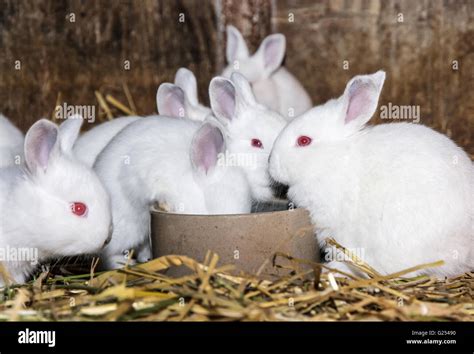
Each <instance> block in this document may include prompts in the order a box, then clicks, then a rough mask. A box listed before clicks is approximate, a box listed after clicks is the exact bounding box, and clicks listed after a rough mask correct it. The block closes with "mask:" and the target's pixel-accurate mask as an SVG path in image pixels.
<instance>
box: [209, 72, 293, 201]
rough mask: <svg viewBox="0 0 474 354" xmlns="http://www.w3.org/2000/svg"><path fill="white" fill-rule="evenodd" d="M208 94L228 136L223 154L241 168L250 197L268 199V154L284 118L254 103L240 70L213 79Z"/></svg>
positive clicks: (270, 190)
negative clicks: (230, 74)
mask: <svg viewBox="0 0 474 354" xmlns="http://www.w3.org/2000/svg"><path fill="white" fill-rule="evenodd" d="M209 97H210V101H211V108H212V111H213V113H214V116H215V118H216V119H217V120H218V122H219V123H220V124H221V125H222V126H223V131H224V133H225V136H226V138H227V142H228V144H227V150H226V154H229V156H230V158H231V159H232V161H233V162H236V161H237V164H238V165H239V167H241V168H242V169H243V171H244V173H245V175H246V177H247V180H248V183H249V184H250V188H251V191H252V197H253V198H254V199H255V200H258V201H265V200H270V199H271V198H272V196H273V193H272V189H271V183H270V178H269V174H268V156H269V154H270V152H271V149H272V147H273V143H274V141H275V139H276V138H277V136H278V134H279V133H280V132H281V130H282V129H283V127H284V126H285V124H286V122H285V119H284V118H283V117H282V116H281V115H279V114H278V113H276V112H273V111H271V110H269V109H268V108H266V107H265V106H263V105H261V104H259V103H257V102H256V100H255V96H254V94H253V92H252V89H251V87H250V84H249V82H248V81H247V80H246V79H245V78H244V77H243V76H242V75H241V74H239V73H234V74H232V77H231V80H228V79H225V78H222V77H216V78H214V79H213V80H212V81H211V83H210V86H209Z"/></svg>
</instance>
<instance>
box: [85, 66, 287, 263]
mask: <svg viewBox="0 0 474 354" xmlns="http://www.w3.org/2000/svg"><path fill="white" fill-rule="evenodd" d="M232 80H233V81H230V80H228V79H225V78H215V79H214V80H213V81H212V82H211V84H210V88H209V92H210V97H211V105H212V108H213V111H214V113H215V114H216V117H217V118H214V117H208V118H207V119H206V121H205V122H204V123H201V122H195V121H192V120H189V119H181V118H171V117H165V116H158V117H148V118H144V119H142V120H140V121H138V122H135V123H133V124H131V125H129V126H127V127H126V128H125V129H124V130H122V131H121V132H120V133H119V134H118V135H117V136H116V137H115V138H114V139H113V140H112V141H111V142H110V144H109V145H108V146H107V147H106V148H105V149H104V150H103V152H102V153H101V154H100V155H99V157H98V159H97V162H96V164H95V166H94V168H95V170H96V171H97V173H98V174H99V176H100V177H101V179H102V180H103V182H104V184H105V185H106V186H107V188H108V189H109V191H110V194H111V196H112V208H113V218H114V235H113V238H112V242H111V244H110V245H109V246H107V247H106V249H105V251H104V255H103V256H104V257H103V260H104V261H105V266H106V267H108V268H115V267H118V266H120V265H121V264H122V263H123V262H124V257H123V255H122V253H123V251H124V250H127V249H129V248H135V249H138V255H137V258H138V260H139V261H140V260H144V259H146V258H147V257H150V256H151V255H150V253H151V252H150V250H149V245H148V238H147V236H148V234H149V223H150V214H149V208H150V206H151V205H153V204H154V203H156V202H159V203H161V204H164V205H167V206H168V208H169V209H170V211H171V212H177V213H184V214H234V213H247V212H250V207H251V201H252V199H254V200H270V199H271V198H272V197H273V195H272V189H271V187H270V179H269V175H268V156H269V153H270V151H271V148H272V146H273V142H274V140H275V139H276V137H277V136H278V134H279V132H280V131H281V130H282V129H283V127H284V125H285V120H284V118H283V117H281V116H280V115H278V114H277V113H274V112H272V111H270V110H269V109H267V108H266V107H264V106H263V105H260V104H258V103H256V101H255V97H254V95H253V93H252V90H251V88H250V85H249V84H248V82H247V81H246V80H245V78H244V77H243V76H242V75H240V74H234V75H233V76H232ZM209 125H210V126H213V127H216V129H218V130H219V131H220V132H221V135H222V139H223V141H224V142H225V143H224V144H223V146H222V147H221V148H219V149H217V148H216V145H212V144H211V145H209V146H207V147H206V145H205V143H206V142H210V141H212V140H213V139H215V138H216V136H215V135H214V136H213V135H206V131H204V133H203V130H204V129H207V128H205V127H206V126H209ZM255 138H258V139H260V140H261V141H262V143H263V146H262V148H255V147H253V146H252V144H251V141H252V139H255ZM206 139H207V140H206ZM197 141H201V142H202V144H201V145H199V144H197ZM217 145H218V144H217ZM219 146H220V145H219ZM203 147H204V149H203ZM209 147H211V148H212V149H217V150H218V152H219V154H218V155H219V156H220V157H221V158H222V156H227V157H229V160H219V161H216V160H215V159H214V158H215V156H216V154H214V153H213V154H209V151H211V150H212V149H211V150H208V149H207V148H209ZM221 149H222V150H221ZM206 151H207V152H208V154H207V155H206V154H204V156H203V152H206ZM212 151H214V150H212ZM214 152H216V151H214ZM238 156H240V157H244V158H247V160H245V161H244V162H250V163H248V164H245V163H240V164H239V163H235V164H233V163H231V162H230V159H232V158H235V159H234V162H235V161H237V162H238V161H239V160H238V159H237V157H238ZM209 157H212V159H209ZM223 161H224V163H222V162H223ZM209 166H211V167H209ZM206 171H207V172H206Z"/></svg>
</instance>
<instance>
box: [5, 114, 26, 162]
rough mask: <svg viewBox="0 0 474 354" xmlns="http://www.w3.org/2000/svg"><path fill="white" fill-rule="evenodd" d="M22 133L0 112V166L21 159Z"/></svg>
mask: <svg viewBox="0 0 474 354" xmlns="http://www.w3.org/2000/svg"><path fill="white" fill-rule="evenodd" d="M23 139H24V137H23V133H22V132H21V131H20V129H18V128H17V127H15V126H14V125H13V124H12V123H11V122H10V121H9V120H8V119H7V118H6V117H5V116H3V115H1V114H0V168H1V167H5V166H10V165H14V164H15V162H21V161H22V160H23Z"/></svg>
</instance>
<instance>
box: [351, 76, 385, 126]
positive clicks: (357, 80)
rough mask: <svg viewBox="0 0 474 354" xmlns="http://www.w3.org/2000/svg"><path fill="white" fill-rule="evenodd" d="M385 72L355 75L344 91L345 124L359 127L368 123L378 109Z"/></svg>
mask: <svg viewBox="0 0 474 354" xmlns="http://www.w3.org/2000/svg"><path fill="white" fill-rule="evenodd" d="M384 81H385V72H383V71H378V72H376V73H375V74H372V75H359V76H356V77H354V78H353V79H352V80H351V81H349V83H348V84H347V86H346V90H345V91H344V96H343V97H344V100H343V101H344V104H345V105H344V107H345V111H344V112H345V114H344V124H346V125H349V124H350V125H353V126H357V127H361V126H363V125H364V124H365V123H367V122H368V121H369V120H370V118H371V117H372V115H373V114H374V113H375V110H376V109H377V105H378V101H379V97H380V93H381V91H382V86H383V83H384Z"/></svg>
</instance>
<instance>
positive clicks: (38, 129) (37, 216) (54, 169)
mask: <svg viewBox="0 0 474 354" xmlns="http://www.w3.org/2000/svg"><path fill="white" fill-rule="evenodd" d="M80 125H81V122H77V121H76V122H73V121H71V122H69V123H68V124H67V125H65V126H63V127H62V128H61V130H59V129H58V127H57V126H56V125H55V124H54V123H52V122H50V121H48V120H46V119H42V120H40V121H38V122H36V123H35V124H34V125H33V126H32V127H31V128H30V129H29V131H28V133H27V135H26V138H25V150H24V154H25V164H23V165H21V166H12V167H6V168H2V169H0V210H1V219H0V248H2V249H6V248H7V247H9V248H10V249H12V248H15V249H18V248H34V249H36V250H37V252H38V259H36V260H32V259H30V260H29V261H21V262H20V261H17V262H13V261H8V262H4V263H3V265H4V266H5V267H6V270H7V271H8V273H9V274H10V275H11V276H12V278H13V281H14V282H17V283H22V282H24V281H25V280H26V279H27V277H28V276H29V275H30V274H31V272H32V271H33V269H34V268H35V265H34V264H31V262H30V261H39V262H41V261H44V260H46V259H48V258H51V257H58V256H70V255H77V254H83V253H95V252H98V251H100V249H101V248H102V247H103V245H104V242H105V241H106V240H107V239H108V238H109V235H110V233H111V229H110V228H111V211H110V206H109V197H108V195H107V193H106V191H105V189H104V188H103V186H102V184H101V182H100V181H99V179H98V178H97V176H96V174H95V173H94V172H93V171H92V170H91V169H90V168H88V167H86V166H85V165H83V164H82V163H80V162H78V161H77V159H76V158H75V157H74V156H73V155H72V153H71V150H70V148H71V146H72V145H73V143H74V141H73V140H70V139H75V137H76V136H77V134H78V131H79V129H80ZM73 202H82V203H85V204H86V205H87V208H88V211H87V214H86V216H84V217H79V216H77V215H74V214H73V213H72V211H71V203H73ZM2 285H4V281H3V279H2V277H1V276H0V286H2Z"/></svg>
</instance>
